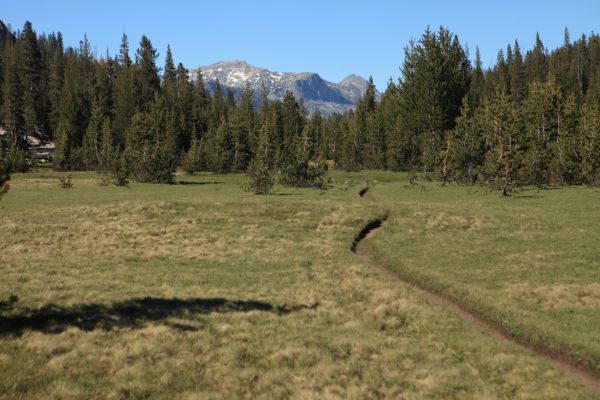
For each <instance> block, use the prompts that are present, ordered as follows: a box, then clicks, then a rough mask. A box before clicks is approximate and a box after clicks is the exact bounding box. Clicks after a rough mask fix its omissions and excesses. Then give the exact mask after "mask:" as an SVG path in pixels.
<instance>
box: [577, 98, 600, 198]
mask: <svg viewBox="0 0 600 400" xmlns="http://www.w3.org/2000/svg"><path fill="white" fill-rule="evenodd" d="M579 129H580V134H579V137H580V143H581V157H582V163H581V168H582V175H583V179H584V181H585V182H586V183H587V184H589V185H594V186H598V185H600V106H599V105H598V104H597V103H596V104H594V103H587V104H585V105H584V106H583V109H582V113H581V122H580V128H579Z"/></svg>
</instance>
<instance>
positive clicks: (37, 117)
mask: <svg viewBox="0 0 600 400" xmlns="http://www.w3.org/2000/svg"><path fill="white" fill-rule="evenodd" d="M17 49H18V60H19V62H18V65H19V68H20V70H19V75H20V79H21V81H22V83H23V115H24V120H25V121H24V122H25V130H26V132H28V133H30V132H33V131H35V130H41V131H43V130H45V128H46V115H45V112H44V111H45V110H44V108H43V97H42V92H41V82H40V74H41V71H42V70H43V60H42V54H41V52H40V48H39V45H38V40H37V35H36V33H35V31H34V30H33V27H32V25H31V22H29V21H26V22H25V25H24V26H23V31H22V32H21V35H20V38H19V41H18V45H17Z"/></svg>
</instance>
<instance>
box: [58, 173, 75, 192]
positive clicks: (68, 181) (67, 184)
mask: <svg viewBox="0 0 600 400" xmlns="http://www.w3.org/2000/svg"><path fill="white" fill-rule="evenodd" d="M58 183H59V186H60V187H61V188H63V189H71V188H72V187H73V178H72V177H71V175H67V176H66V177H65V176H61V177H60V178H58Z"/></svg>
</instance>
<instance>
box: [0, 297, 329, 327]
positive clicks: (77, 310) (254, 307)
mask: <svg viewBox="0 0 600 400" xmlns="http://www.w3.org/2000/svg"><path fill="white" fill-rule="evenodd" d="M316 307H318V304H313V305H293V306H287V305H283V306H274V305H272V304H270V303H266V302H262V301H254V300H227V299H223V298H206V299H204V298H192V299H178V298H173V299H162V298H157V297H144V298H136V299H131V300H126V301H121V302H115V303H113V304H111V305H104V304H95V303H92V304H75V305H73V306H70V307H61V306H57V305H55V304H47V305H45V306H43V307H41V308H38V309H23V310H21V311H20V312H19V313H18V314H12V313H11V314H10V315H2V314H0V336H20V335H22V334H23V332H24V331H25V330H33V331H39V332H43V333H48V334H57V333H60V332H63V331H64V330H65V329H67V328H69V327H76V328H79V329H81V330H84V331H92V330H97V329H101V330H105V331H110V330H112V329H115V328H140V327H142V326H143V325H144V323H145V322H148V321H161V320H164V319H167V318H169V317H180V318H188V319H189V318H192V317H193V316H194V315H197V314H209V313H233V312H249V311H263V312H270V313H274V314H277V315H285V314H289V313H291V312H295V311H300V310H303V309H314V308H316ZM169 326H171V327H173V328H174V329H179V327H181V329H180V330H184V331H185V330H193V329H190V327H189V326H186V325H181V324H169Z"/></svg>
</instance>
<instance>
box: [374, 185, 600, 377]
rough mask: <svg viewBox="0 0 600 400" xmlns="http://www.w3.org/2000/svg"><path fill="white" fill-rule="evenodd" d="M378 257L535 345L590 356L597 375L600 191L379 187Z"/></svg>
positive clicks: (599, 361) (599, 357) (599, 371)
mask: <svg viewBox="0 0 600 400" xmlns="http://www.w3.org/2000/svg"><path fill="white" fill-rule="evenodd" d="M376 196H377V200H379V201H380V204H385V206H386V207H388V208H389V209H390V219H389V221H388V223H387V225H386V227H385V229H384V230H383V231H382V233H381V235H380V236H378V237H377V240H376V241H375V242H374V243H371V245H372V246H373V248H374V250H375V253H376V254H377V255H378V257H379V259H380V260H381V261H384V262H385V263H386V264H387V265H389V266H390V267H392V268H393V269H395V270H396V271H399V272H400V273H401V274H402V275H404V276H407V277H410V278H411V279H414V280H416V281H417V282H419V283H420V284H421V285H423V286H426V287H429V288H431V289H434V290H437V291H440V292H442V293H446V294H449V295H450V296H451V297H453V298H455V299H457V300H459V301H460V302H463V303H466V304H467V305H470V306H471V307H473V308H474V309H476V310H478V311H479V312H480V313H481V314H484V315H485V316H486V317H487V318H488V319H489V320H491V321H495V322H497V323H500V324H502V325H503V326H504V327H505V328H506V329H508V330H509V331H510V332H511V333H512V334H514V335H515V336H518V337H519V338H521V339H524V340H527V341H530V342H531V343H533V344H543V345H545V346H547V347H550V348H553V349H556V350H560V349H563V350H568V352H569V353H570V354H571V355H573V356H574V357H582V358H584V359H588V360H589V366H590V367H591V368H592V369H595V371H596V372H597V374H598V375H599V376H600V248H599V247H598V238H600V225H599V224H598V221H599V220H600V193H599V192H598V191H597V190H594V189H590V188H585V187H569V188H560V189H551V190H537V189H528V190H525V191H522V192H521V193H519V194H517V195H515V196H514V197H512V198H501V197H500V196H498V195H497V194H496V193H486V192H485V191H484V190H483V189H482V188H472V189H466V188H464V187H456V186H452V187H445V188H442V187H440V186H439V185H436V184H429V185H427V188H426V190H425V191H419V190H412V191H410V190H406V188H404V187H402V185H401V184H389V185H386V186H380V187H379V188H378V191H377V194H376Z"/></svg>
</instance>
